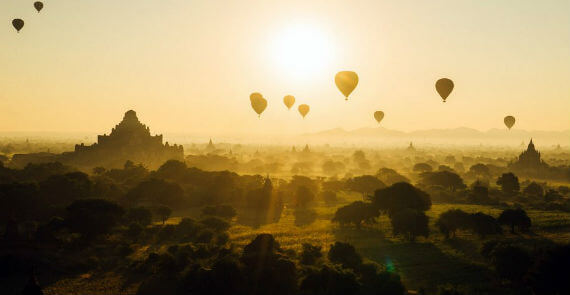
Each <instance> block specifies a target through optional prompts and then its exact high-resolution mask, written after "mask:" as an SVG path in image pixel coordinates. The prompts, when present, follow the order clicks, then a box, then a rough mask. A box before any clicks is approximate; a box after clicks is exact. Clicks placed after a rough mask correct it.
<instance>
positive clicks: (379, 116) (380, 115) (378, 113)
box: [374, 111, 384, 123]
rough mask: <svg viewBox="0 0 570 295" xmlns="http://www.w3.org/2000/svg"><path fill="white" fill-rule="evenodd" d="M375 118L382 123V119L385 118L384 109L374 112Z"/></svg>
mask: <svg viewBox="0 0 570 295" xmlns="http://www.w3.org/2000/svg"><path fill="white" fill-rule="evenodd" d="M374 119H376V122H378V123H380V121H382V119H384V112H383V111H376V112H374Z"/></svg>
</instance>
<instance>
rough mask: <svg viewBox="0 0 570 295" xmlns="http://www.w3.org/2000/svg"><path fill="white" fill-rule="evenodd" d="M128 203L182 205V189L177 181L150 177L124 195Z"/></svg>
mask: <svg viewBox="0 0 570 295" xmlns="http://www.w3.org/2000/svg"><path fill="white" fill-rule="evenodd" d="M125 200H126V202H127V203H128V204H131V205H135V204H154V205H156V204H163V205H166V206H169V207H177V208H179V207H184V206H185V205H186V203H187V202H186V201H185V200H184V191H183V190H182V188H181V187H180V185H178V184H177V183H171V182H167V181H165V180H163V179H157V178H151V179H149V180H145V181H143V182H141V183H139V184H138V185H137V186H135V187H134V188H133V189H131V190H130V191H129V192H128V193H127V195H126V196H125Z"/></svg>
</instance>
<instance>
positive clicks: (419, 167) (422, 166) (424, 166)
mask: <svg viewBox="0 0 570 295" xmlns="http://www.w3.org/2000/svg"><path fill="white" fill-rule="evenodd" d="M413 170H414V172H417V173H424V172H431V171H433V168H432V167H431V166H430V165H429V164H428V163H417V164H415V165H414V168H413Z"/></svg>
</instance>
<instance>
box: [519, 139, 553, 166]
mask: <svg viewBox="0 0 570 295" xmlns="http://www.w3.org/2000/svg"><path fill="white" fill-rule="evenodd" d="M545 167H548V165H547V164H546V163H545V162H544V161H542V160H541V159H540V152H539V151H537V150H536V148H535V147H534V143H533V142H532V138H531V139H530V142H529V143H528V147H527V149H526V151H523V152H522V153H521V154H520V155H519V157H518V159H517V160H516V161H515V162H513V163H511V164H510V165H509V168H512V169H515V170H539V169H540V168H545Z"/></svg>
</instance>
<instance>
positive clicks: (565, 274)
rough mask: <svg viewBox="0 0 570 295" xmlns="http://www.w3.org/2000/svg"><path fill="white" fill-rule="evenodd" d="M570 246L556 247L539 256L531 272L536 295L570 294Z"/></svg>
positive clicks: (530, 278)
mask: <svg viewBox="0 0 570 295" xmlns="http://www.w3.org/2000/svg"><path fill="white" fill-rule="evenodd" d="M568 265H570V245H563V246H556V247H554V248H552V249H548V250H546V251H543V252H542V253H540V254H539V256H538V257H537V259H536V263H535V264H534V266H533V267H532V268H531V269H530V271H529V281H530V285H531V287H532V289H533V290H534V294H545V295H556V294H570V284H568V278H569V277H570V268H568Z"/></svg>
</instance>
